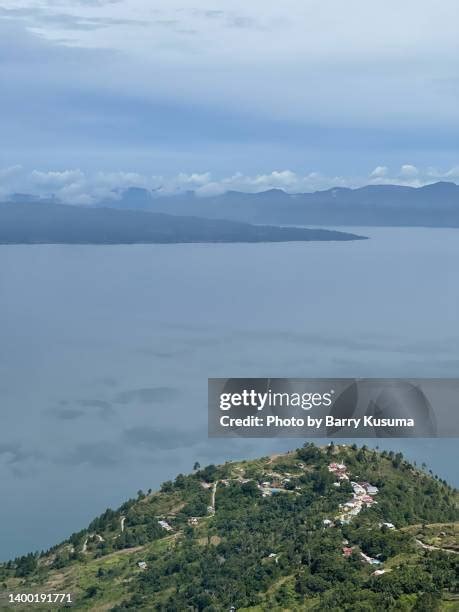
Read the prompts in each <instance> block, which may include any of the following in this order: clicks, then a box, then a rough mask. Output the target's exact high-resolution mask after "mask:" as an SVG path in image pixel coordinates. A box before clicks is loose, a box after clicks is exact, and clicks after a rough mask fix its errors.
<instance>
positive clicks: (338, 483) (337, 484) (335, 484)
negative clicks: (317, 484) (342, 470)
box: [333, 482, 341, 487]
mask: <svg viewBox="0 0 459 612" xmlns="http://www.w3.org/2000/svg"><path fill="white" fill-rule="evenodd" d="M333 486H334V487H340V486H341V483H340V482H334V483H333Z"/></svg>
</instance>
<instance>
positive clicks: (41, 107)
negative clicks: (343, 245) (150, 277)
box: [0, 0, 459, 204]
mask: <svg viewBox="0 0 459 612" xmlns="http://www.w3.org/2000/svg"><path fill="white" fill-rule="evenodd" d="M458 58H459V26H458V20H457V3H456V2H455V0H443V2H442V3H440V4H439V3H438V2H434V1H433V0H405V1H404V2H403V3H400V2H398V1H395V0H387V1H386V2H384V3H382V2H376V1H372V2H363V1H362V0H348V1H347V2H342V0H327V1H325V2H324V1H323V0H322V1H318V0H284V2H282V3H275V2H271V3H266V2H261V0H252V1H251V2H250V3H248V2H246V1H244V2H243V1H242V0H231V2H229V1H228V0H220V2H219V3H218V4H217V5H215V4H213V3H211V2H210V1H209V0H167V1H166V0H157V1H156V2H154V3H152V2H151V1H150V0H0V82H1V86H2V96H1V99H0V133H1V135H2V147H1V150H0V196H5V195H8V194H9V193H11V192H14V191H19V192H23V191H28V192H31V193H38V194H41V195H50V194H52V193H54V194H56V195H57V196H58V197H60V198H61V199H62V200H63V201H66V202H68V203H75V204H91V203H93V202H95V201H97V199H99V198H100V197H107V194H110V193H111V192H112V191H113V189H119V188H123V187H126V186H130V185H133V184H136V185H141V186H145V187H148V188H151V189H155V188H162V189H164V191H165V192H174V191H177V190H178V191H180V190H183V189H196V190H198V191H199V192H200V193H201V194H202V195H206V194H210V193H217V192H221V191H224V190H225V189H241V190H247V191H259V190H263V189H267V188H271V187H279V188H283V189H286V190H287V191H310V190H315V189H324V188H328V187H331V186H335V185H347V186H358V185H362V184H366V183H378V182H382V183H388V182H389V183H391V182H395V183H400V184H409V185H413V186H419V185H423V184H425V183H429V182H433V181H435V180H453V181H459V153H458V150H457V149H458V148H457V142H458V141H459V104H458V98H459V71H458V68H459V66H458V64H459V60H458Z"/></svg>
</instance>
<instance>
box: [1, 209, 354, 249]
mask: <svg viewBox="0 0 459 612" xmlns="http://www.w3.org/2000/svg"><path fill="white" fill-rule="evenodd" d="M362 239H364V237H363V236H357V235H355V234H351V233H345V232H338V231H333V230H323V229H306V228H295V227H292V228H289V227H276V226H268V225H252V224H249V223H245V222H241V221H231V220H229V221H228V220H223V219H201V218H199V217H196V216H177V215H168V214H165V213H161V212H151V211H145V210H117V209H113V208H102V207H100V208H99V207H81V206H71V205H64V204H55V203H50V202H45V203H40V202H32V203H31V202H24V203H18V202H15V203H4V204H0V244H56V243H58V244H175V243H195V242H225V243H235V242H249V243H255V242H292V241H311V240H313V241H315V240H318V241H328V240H337V241H342V240H344V241H347V240H362Z"/></svg>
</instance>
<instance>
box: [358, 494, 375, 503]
mask: <svg viewBox="0 0 459 612" xmlns="http://www.w3.org/2000/svg"><path fill="white" fill-rule="evenodd" d="M360 499H361V500H362V502H363V503H365V504H366V505H367V506H371V505H373V504H377V503H378V502H377V501H376V500H375V499H373V498H372V497H371V496H370V495H366V494H365V495H362V497H361V498H360Z"/></svg>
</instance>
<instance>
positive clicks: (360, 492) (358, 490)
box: [351, 482, 366, 495]
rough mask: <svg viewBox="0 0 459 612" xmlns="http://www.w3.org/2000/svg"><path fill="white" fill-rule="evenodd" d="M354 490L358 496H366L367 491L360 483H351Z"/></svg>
mask: <svg viewBox="0 0 459 612" xmlns="http://www.w3.org/2000/svg"><path fill="white" fill-rule="evenodd" d="M351 487H352V490H353V491H354V493H355V494H356V495H365V493H366V490H365V489H364V487H362V485H360V484H359V483H358V482H351Z"/></svg>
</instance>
